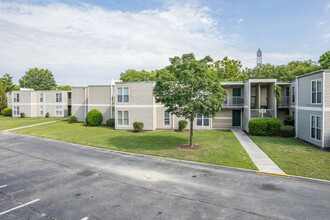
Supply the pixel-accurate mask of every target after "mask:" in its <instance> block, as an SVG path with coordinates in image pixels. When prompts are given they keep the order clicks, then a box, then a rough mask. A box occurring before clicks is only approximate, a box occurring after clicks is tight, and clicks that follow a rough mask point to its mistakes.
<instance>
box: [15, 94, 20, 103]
mask: <svg viewBox="0 0 330 220" xmlns="http://www.w3.org/2000/svg"><path fill="white" fill-rule="evenodd" d="M14 102H19V94H18V93H15V94H14Z"/></svg>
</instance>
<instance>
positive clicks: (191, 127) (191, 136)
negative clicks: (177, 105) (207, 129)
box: [190, 120, 194, 147]
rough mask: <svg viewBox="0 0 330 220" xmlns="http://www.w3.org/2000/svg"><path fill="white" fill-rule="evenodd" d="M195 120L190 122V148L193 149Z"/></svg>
mask: <svg viewBox="0 0 330 220" xmlns="http://www.w3.org/2000/svg"><path fill="white" fill-rule="evenodd" d="M193 136H194V120H190V147H193Z"/></svg>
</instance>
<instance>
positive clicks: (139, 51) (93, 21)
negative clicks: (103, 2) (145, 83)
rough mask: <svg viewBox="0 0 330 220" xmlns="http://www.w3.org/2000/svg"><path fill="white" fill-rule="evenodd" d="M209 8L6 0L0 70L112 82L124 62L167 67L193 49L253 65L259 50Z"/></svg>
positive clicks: (0, 16)
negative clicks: (244, 47) (246, 45)
mask: <svg viewBox="0 0 330 220" xmlns="http://www.w3.org/2000/svg"><path fill="white" fill-rule="evenodd" d="M210 14H211V13H210V9H208V8H206V7H201V6H199V5H196V4H189V3H184V4H180V3H176V4H174V5H166V6H164V7H163V8H159V9H154V10H144V11H140V12H125V11H118V10H108V9H104V8H102V7H97V6H91V5H86V4H84V5H80V6H71V5H67V4H59V3H51V4H46V5H28V4H19V3H8V2H7V3H4V2H0V42H1V44H0V73H1V74H3V73H5V72H8V73H10V74H12V75H13V76H14V79H15V81H18V79H19V78H20V77H21V76H22V75H23V74H24V71H26V70H27V69H28V68H33V67H39V68H48V69H50V70H51V71H52V72H53V73H54V74H55V78H56V80H57V81H58V82H59V84H71V85H87V84H107V83H109V81H110V78H112V77H113V78H119V74H120V72H122V71H125V70H126V69H129V68H133V69H146V70H153V69H159V68H163V67H164V66H166V65H168V64H169V61H168V58H169V57H173V56H177V55H181V54H184V53H190V52H194V53H195V55H196V56H197V58H202V57H204V56H205V55H210V56H211V57H213V58H214V59H222V58H223V57H224V56H229V57H230V58H233V59H240V60H242V63H243V65H245V66H249V67H252V66H254V65H255V53H254V52H249V51H245V52H243V51H238V50H237V49H235V48H237V45H239V44H242V39H241V37H240V36H238V35H237V34H228V35H225V34H224V33H222V32H220V31H219V30H220V29H222V27H220V24H219V23H218V21H217V20H215V19H214V18H213V17H212V16H211V15H210ZM272 56H273V57H274V58H275V59H279V57H281V58H282V57H285V56H282V55H276V54H274V55H272ZM270 57H271V56H270ZM287 57H291V58H294V59H295V58H297V59H298V58H301V57H305V55H303V54H289V55H287ZM283 59H284V58H283ZM275 62H276V60H275ZM272 63H273V62H272Z"/></svg>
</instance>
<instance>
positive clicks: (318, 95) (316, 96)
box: [311, 79, 322, 104]
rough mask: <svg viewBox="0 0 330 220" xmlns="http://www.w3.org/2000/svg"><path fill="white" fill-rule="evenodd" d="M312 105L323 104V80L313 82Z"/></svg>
mask: <svg viewBox="0 0 330 220" xmlns="http://www.w3.org/2000/svg"><path fill="white" fill-rule="evenodd" d="M311 92H312V103H313V104H321V103H322V80H321V79H316V80H312V91H311Z"/></svg>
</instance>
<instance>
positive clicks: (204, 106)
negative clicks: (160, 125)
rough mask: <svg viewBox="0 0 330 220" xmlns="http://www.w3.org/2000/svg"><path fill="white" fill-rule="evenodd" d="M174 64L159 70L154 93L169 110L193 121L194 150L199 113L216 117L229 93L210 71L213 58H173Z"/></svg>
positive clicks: (187, 55) (191, 143) (188, 56)
mask: <svg viewBox="0 0 330 220" xmlns="http://www.w3.org/2000/svg"><path fill="white" fill-rule="evenodd" d="M170 62H171V65H170V66H168V67H166V68H165V69H162V70H159V71H158V73H157V76H156V85H155V87H154V90H153V94H154V96H155V98H156V102H160V103H162V104H163V105H164V106H165V107H166V108H167V111H168V112H169V113H171V114H174V115H176V116H177V117H184V118H186V119H188V120H189V121H190V147H192V146H193V129H194V127H193V124H194V123H193V122H194V119H195V118H196V116H197V114H203V115H207V116H209V117H214V116H215V114H216V113H217V112H218V111H219V110H220V109H221V107H222V105H223V103H224V101H225V99H226V98H227V91H226V90H224V89H223V88H222V87H221V85H220V80H219V78H218V77H217V76H216V75H215V74H212V73H211V72H210V71H209V68H210V66H211V65H212V62H213V60H212V58H211V57H209V56H206V57H205V58H204V59H201V60H196V59H195V56H194V54H192V53H191V54H184V55H182V57H181V58H180V57H174V58H170Z"/></svg>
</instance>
